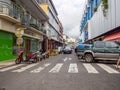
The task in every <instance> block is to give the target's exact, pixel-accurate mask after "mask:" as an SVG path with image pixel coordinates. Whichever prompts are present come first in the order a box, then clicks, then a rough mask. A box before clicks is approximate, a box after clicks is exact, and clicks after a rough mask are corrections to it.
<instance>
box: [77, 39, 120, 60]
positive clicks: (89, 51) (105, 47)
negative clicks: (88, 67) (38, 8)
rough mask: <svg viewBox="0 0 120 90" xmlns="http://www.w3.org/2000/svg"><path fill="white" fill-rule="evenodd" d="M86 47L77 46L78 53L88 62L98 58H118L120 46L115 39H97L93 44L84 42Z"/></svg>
mask: <svg viewBox="0 0 120 90" xmlns="http://www.w3.org/2000/svg"><path fill="white" fill-rule="evenodd" d="M83 46H84V47H82V48H80V45H79V46H78V47H77V50H76V54H77V56H78V57H81V58H83V59H84V60H85V61H86V62H93V61H96V60H118V58H119V53H120V46H119V45H118V44H117V43H115V42H113V41H95V42H93V44H92V45H89V44H83Z"/></svg>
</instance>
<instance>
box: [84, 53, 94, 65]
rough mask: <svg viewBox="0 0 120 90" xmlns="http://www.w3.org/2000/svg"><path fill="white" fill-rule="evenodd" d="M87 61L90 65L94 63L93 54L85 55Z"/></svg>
mask: <svg viewBox="0 0 120 90" xmlns="http://www.w3.org/2000/svg"><path fill="white" fill-rule="evenodd" d="M85 61H86V62H88V63H90V62H93V56H92V55H91V54H85Z"/></svg>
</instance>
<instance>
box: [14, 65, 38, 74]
mask: <svg viewBox="0 0 120 90" xmlns="http://www.w3.org/2000/svg"><path fill="white" fill-rule="evenodd" d="M37 64H38V63H37ZM37 64H30V65H28V66H25V67H22V68H20V69H17V70H14V71H12V72H23V71H25V70H27V69H29V68H31V67H33V66H36V65H37Z"/></svg>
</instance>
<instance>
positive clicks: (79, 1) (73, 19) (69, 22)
mask: <svg viewBox="0 0 120 90" xmlns="http://www.w3.org/2000/svg"><path fill="white" fill-rule="evenodd" d="M52 1H53V3H54V5H55V8H56V10H57V12H58V17H59V18H60V21H61V22H62V25H63V28H64V29H63V31H64V33H65V34H67V35H68V36H71V37H75V38H77V37H79V34H80V21H81V18H82V15H83V10H84V7H85V6H84V5H85V0H52Z"/></svg>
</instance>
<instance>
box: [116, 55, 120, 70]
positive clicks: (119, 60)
mask: <svg viewBox="0 0 120 90" xmlns="http://www.w3.org/2000/svg"><path fill="white" fill-rule="evenodd" d="M119 63H120V53H119V59H118V61H117V64H116V69H119V67H118V65H119Z"/></svg>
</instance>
